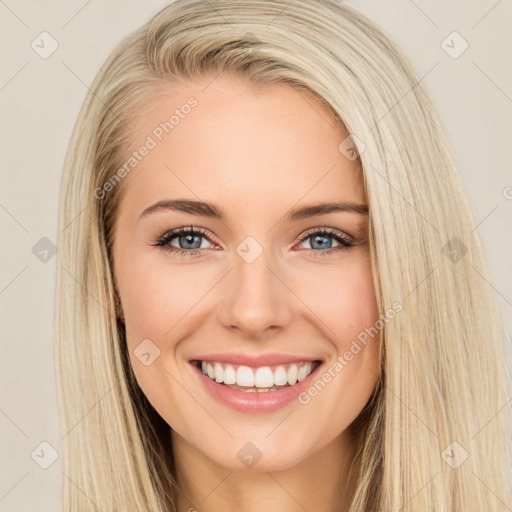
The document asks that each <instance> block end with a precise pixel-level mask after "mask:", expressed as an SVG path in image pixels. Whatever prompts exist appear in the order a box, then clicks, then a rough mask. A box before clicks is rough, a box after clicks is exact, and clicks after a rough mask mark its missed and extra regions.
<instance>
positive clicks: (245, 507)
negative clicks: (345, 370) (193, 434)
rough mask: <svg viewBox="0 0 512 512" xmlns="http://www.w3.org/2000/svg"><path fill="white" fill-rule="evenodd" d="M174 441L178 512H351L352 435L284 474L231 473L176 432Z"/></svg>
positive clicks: (321, 450) (264, 472)
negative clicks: (262, 511) (313, 511)
mask: <svg viewBox="0 0 512 512" xmlns="http://www.w3.org/2000/svg"><path fill="white" fill-rule="evenodd" d="M171 441H172V449H173V454H174V460H175V468H176V473H177V475H176V476H177V482H178V485H179V487H180V489H181V492H180V494H179V496H178V510H180V511H190V512H194V510H195V509H197V510H200V511H201V512H221V511H222V512H235V511H236V512H259V511H261V510H265V511H266V512H297V510H315V511H317V512H334V511H336V512H346V511H348V508H349V503H350V498H351V496H352V492H353V489H354V483H355V481H354V477H355V472H353V473H352V474H351V475H349V468H350V464H351V462H352V460H353V457H354V449H353V447H354V442H353V439H352V436H351V434H350V431H349V429H347V430H346V431H345V432H343V433H342V434H341V435H340V436H338V437H337V438H336V439H334V440H333V441H332V442H331V443H329V444H328V445H326V446H324V447H323V448H321V449H320V450H318V451H316V452H315V453H313V454H311V455H309V456H308V457H306V458H305V459H304V460H302V461H301V462H300V463H299V464H297V465H296V466H293V467H291V468H288V469H285V470H280V471H265V470H260V471H254V470H245V471H240V470H231V469H228V468H225V467H222V466H220V465H218V464H217V463H216V462H215V461H213V460H212V459H210V458H209V457H207V456H206V455H205V454H204V453H202V452H200V451H199V450H197V448H195V447H194V446H193V445H191V444H190V443H188V442H187V441H186V440H185V439H184V438H183V437H181V436H180V435H179V434H178V433H177V432H175V431H174V430H171ZM349 477H350V478H349Z"/></svg>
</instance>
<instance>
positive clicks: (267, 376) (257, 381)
mask: <svg viewBox="0 0 512 512" xmlns="http://www.w3.org/2000/svg"><path fill="white" fill-rule="evenodd" d="M254 385H255V386H256V387H257V388H271V387H272V386H273V385H274V374H273V373H272V370H271V369H270V368H269V367H268V366H263V367H262V368H258V369H257V370H256V373H255V374H254Z"/></svg>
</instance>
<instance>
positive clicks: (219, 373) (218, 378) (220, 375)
mask: <svg viewBox="0 0 512 512" xmlns="http://www.w3.org/2000/svg"><path fill="white" fill-rule="evenodd" d="M213 371H214V373H215V382H224V370H223V369H222V365H221V364H220V363H215V364H214V365H213Z"/></svg>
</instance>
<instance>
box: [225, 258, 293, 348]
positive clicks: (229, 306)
mask: <svg viewBox="0 0 512 512" xmlns="http://www.w3.org/2000/svg"><path fill="white" fill-rule="evenodd" d="M269 252H270V251H263V253H262V254H261V255H260V256H259V257H258V258H257V259H256V260H255V261H253V262H252V263H248V262H247V261H245V260H244V259H243V258H242V257H239V256H238V255H237V256H236V257H235V258H234V268H233V269H232V270H231V272H229V274H228V276H226V279H225V285H224V289H223V290H222V299H221V301H220V305H219V308H218V320H219V321H220V322H221V324H222V325H223V326H224V327H225V328H226V329H229V330H237V331H239V333H238V334H239V336H240V335H241V336H242V337H243V338H245V339H248V340H252V341H262V340H264V339H265V338H266V336H268V335H269V334H270V333H271V332H272V331H276V330H282V329H285V328H286V326H287V325H289V324H290V322H291V321H292V319H293V316H294V311H293V298H294V296H293V292H292V291H291V290H290V289H289V288H288V287H287V286H286V279H285V276H284V275H282V274H283V272H280V271H279V270H278V269H279V265H278V264H277V263H276V261H275V260H271V258H270V256H268V255H267V254H268V253H269Z"/></svg>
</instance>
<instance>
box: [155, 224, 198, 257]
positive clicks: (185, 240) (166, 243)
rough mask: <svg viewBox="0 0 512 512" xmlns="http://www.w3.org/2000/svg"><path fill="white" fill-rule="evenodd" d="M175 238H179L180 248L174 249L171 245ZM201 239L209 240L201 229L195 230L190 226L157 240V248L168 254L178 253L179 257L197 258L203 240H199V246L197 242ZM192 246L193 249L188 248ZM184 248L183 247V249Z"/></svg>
mask: <svg viewBox="0 0 512 512" xmlns="http://www.w3.org/2000/svg"><path fill="white" fill-rule="evenodd" d="M174 238H178V244H179V245H180V247H174V246H172V245H171V241H172V240H173V239H174ZM200 238H207V236H206V232H205V231H204V230H202V229H200V228H194V227H193V226H190V227H189V228H186V227H182V228H179V229H175V230H173V231H169V232H168V233H166V234H165V235H163V236H162V237H161V238H159V239H158V240H157V242H156V243H155V244H153V245H154V246H155V247H161V248H162V249H164V250H165V251H167V252H172V253H177V254H178V255H179V256H182V257H183V256H195V255H198V254H199V253H200V252H201V240H199V244H198V243H197V240H198V239H200ZM189 245H192V246H193V247H188V248H187V246H189ZM182 246H183V247H182Z"/></svg>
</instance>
